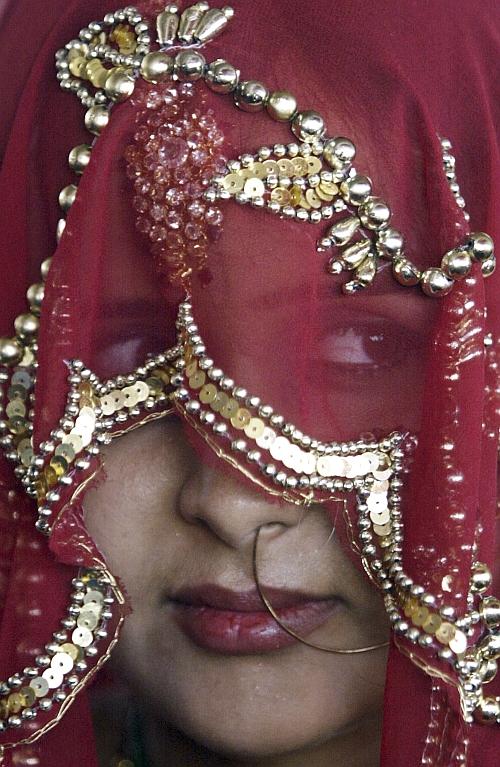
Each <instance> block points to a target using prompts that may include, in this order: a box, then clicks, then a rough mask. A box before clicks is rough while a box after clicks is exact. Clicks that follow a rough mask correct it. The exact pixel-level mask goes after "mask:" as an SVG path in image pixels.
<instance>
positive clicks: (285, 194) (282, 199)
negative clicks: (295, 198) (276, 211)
mask: <svg viewBox="0 0 500 767" xmlns="http://www.w3.org/2000/svg"><path fill="white" fill-rule="evenodd" d="M290 199H291V198H290V192H289V191H288V189H284V188H283V187H282V186H278V187H276V189H273V191H272V192H271V200H274V202H279V204H280V205H288V204H289V202H290Z"/></svg>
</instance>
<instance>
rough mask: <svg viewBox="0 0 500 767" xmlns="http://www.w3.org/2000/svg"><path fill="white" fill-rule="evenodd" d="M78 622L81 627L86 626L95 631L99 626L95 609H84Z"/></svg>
mask: <svg viewBox="0 0 500 767" xmlns="http://www.w3.org/2000/svg"><path fill="white" fill-rule="evenodd" d="M76 623H77V626H80V628H85V629H89V631H93V630H94V629H95V628H96V627H97V624H98V623H99V619H98V617H97V615H96V614H95V612H94V611H93V610H83V609H82V611H81V612H80V615H79V616H78V619H77V621H76Z"/></svg>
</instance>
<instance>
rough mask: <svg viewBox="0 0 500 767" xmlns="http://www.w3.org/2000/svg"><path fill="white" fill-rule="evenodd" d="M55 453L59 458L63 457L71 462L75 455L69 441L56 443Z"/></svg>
mask: <svg viewBox="0 0 500 767" xmlns="http://www.w3.org/2000/svg"><path fill="white" fill-rule="evenodd" d="M55 455H56V456H61V458H64V460H65V461H67V462H68V463H73V461H74V460H75V457H76V452H75V450H74V449H73V446H72V445H70V444H69V443H66V444H63V445H58V446H57V447H56V449H55Z"/></svg>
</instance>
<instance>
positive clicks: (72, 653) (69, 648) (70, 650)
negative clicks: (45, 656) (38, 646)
mask: <svg viewBox="0 0 500 767" xmlns="http://www.w3.org/2000/svg"><path fill="white" fill-rule="evenodd" d="M61 652H64V653H66V655H69V657H70V658H72V659H73V661H74V662H75V663H76V662H77V661H79V660H81V659H82V658H83V650H82V648H81V647H77V646H76V644H73V643H72V642H66V643H65V644H63V645H61Z"/></svg>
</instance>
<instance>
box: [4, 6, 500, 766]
mask: <svg viewBox="0 0 500 767" xmlns="http://www.w3.org/2000/svg"><path fill="white" fill-rule="evenodd" d="M231 16H232V11H231V9H229V8H224V9H222V10H219V9H209V7H208V4H207V3H204V2H200V3H197V4H196V5H194V6H191V7H189V8H187V9H186V10H185V11H184V12H183V13H182V14H180V13H179V12H178V10H177V7H176V6H168V7H167V8H166V9H165V10H164V11H162V12H161V13H160V14H159V16H158V18H157V19H156V29H155V31H153V27H152V26H150V25H149V24H148V23H147V21H146V20H145V18H144V17H143V16H142V15H141V14H140V13H138V11H137V10H136V9H135V8H133V7H127V8H124V9H123V10H119V11H115V12H114V13H111V14H108V15H107V16H106V17H105V19H104V20H103V21H102V22H92V23H91V24H89V26H88V27H86V28H85V29H83V30H81V32H80V34H79V38H78V39H76V40H74V41H72V42H70V43H68V45H67V46H65V48H64V49H62V50H61V51H59V52H58V53H57V57H56V59H57V69H58V79H59V81H60V83H61V87H63V88H64V89H65V90H68V91H72V92H74V93H76V95H77V96H78V98H79V99H80V100H81V101H82V103H83V104H84V106H85V107H86V109H87V112H86V115H85V125H86V127H87V129H88V130H89V132H90V133H91V134H92V135H93V136H94V141H95V140H97V137H98V136H99V135H100V133H101V132H102V131H104V130H107V129H108V127H107V126H108V123H109V119H110V109H111V107H112V105H113V104H115V103H119V102H121V101H124V100H126V99H128V98H129V97H130V96H131V94H132V93H133V91H134V89H135V84H136V81H137V79H138V78H139V77H142V78H143V79H144V80H146V81H147V82H151V83H158V82H165V81H167V80H170V79H171V80H172V81H173V82H175V81H178V80H180V81H185V82H186V81H187V82H189V81H195V80H199V79H203V80H205V82H206V84H207V85H208V87H209V88H211V89H212V90H213V91H215V92H217V93H232V94H233V97H234V101H235V104H236V105H237V106H238V107H239V108H241V109H244V110H246V111H249V112H254V111H258V110H261V109H264V108H265V109H267V111H268V113H269V115H270V116H271V117H272V118H273V119H275V120H279V121H288V122H290V124H291V129H292V131H293V133H294V135H295V137H296V139H297V141H294V142H292V143H291V144H289V145H287V146H283V145H274V146H273V147H262V148H261V149H259V150H258V152H257V153H256V154H255V155H242V156H241V157H240V158H239V159H238V160H234V161H230V162H229V163H228V164H227V167H226V168H225V171H224V172H222V173H220V174H218V175H217V176H216V177H214V178H213V180H212V183H211V185H210V188H209V189H208V190H207V192H206V197H207V201H209V202H210V201H212V202H213V201H215V200H217V199H220V200H232V199H234V200H235V201H236V202H238V203H241V204H250V205H254V206H255V207H257V208H267V209H268V210H269V211H270V212H274V213H276V214H278V215H282V216H284V217H287V218H290V219H293V220H295V221H297V222H299V223H300V222H302V221H304V222H306V221H307V222H309V223H313V224H314V223H318V224H319V223H321V222H322V221H326V220H329V219H331V220H332V223H331V225H330V228H329V230H328V232H327V236H326V238H325V237H323V238H322V241H321V248H322V249H325V250H329V249H331V248H336V249H337V250H338V254H337V255H335V256H334V259H333V262H331V263H330V267H329V268H330V270H331V271H333V272H336V271H337V269H346V270H348V271H353V272H354V279H353V280H351V282H350V283H347V285H346V286H345V288H344V289H345V290H346V292H348V293H349V292H355V291H356V290H358V289H361V288H364V287H366V286H367V285H369V284H370V283H371V282H372V281H373V279H374V278H375V276H376V274H377V268H378V261H379V259H380V258H386V259H388V260H390V261H392V265H393V271H394V274H395V276H396V278H397V279H398V281H399V282H401V284H404V285H411V284H419V285H420V286H421V288H422V290H423V291H424V293H426V294H427V295H430V296H435V295H443V294H445V293H446V292H448V291H449V290H450V289H451V287H452V286H453V283H454V281H455V280H458V279H461V278H462V277H464V276H466V274H468V273H469V271H470V269H471V266H472V262H474V261H477V262H479V263H480V264H481V269H482V271H483V274H485V276H488V274H490V273H491V272H492V271H493V269H494V265H495V262H494V254H493V244H492V242H491V239H490V238H489V237H488V235H486V234H483V233H476V234H471V235H469V237H468V238H467V240H466V241H464V242H463V243H461V244H459V245H458V246H457V248H455V249H454V250H452V251H450V252H449V253H447V254H445V255H444V256H443V259H442V263H441V266H440V267H438V268H436V269H431V270H426V271H424V272H422V273H421V272H419V270H418V269H417V268H416V267H415V266H414V265H413V264H411V263H410V262H409V261H408V260H407V258H406V256H405V255H404V241H403V238H402V236H401V235H400V234H399V233H398V232H397V231H396V230H395V229H393V228H392V227H391V226H390V216H391V213H390V209H389V207H388V206H387V205H386V203H385V202H384V201H383V200H381V199H380V198H378V197H376V196H374V195H373V194H372V184H371V181H370V179H369V178H367V177H366V176H364V175H362V174H361V173H359V172H358V171H356V170H355V168H354V167H353V161H354V157H355V148H354V145H353V144H352V142H351V141H349V140H348V139H345V138H341V137H336V138H335V137H334V138H331V137H328V136H327V135H326V128H325V124H324V120H323V118H322V117H321V116H320V115H319V114H317V113H316V112H313V111H299V110H298V109H297V104H296V101H295V99H294V97H293V96H292V95H291V94H290V93H288V92H284V91H278V92H274V93H270V92H269V91H268V90H267V88H265V86H264V85H262V84H261V83H258V82H256V81H251V80H247V81H241V80H240V77H239V72H238V71H237V70H236V69H235V68H234V67H233V66H232V65H230V64H228V63H227V62H225V61H223V60H221V59H217V60H216V61H214V62H212V63H211V64H207V63H206V60H205V58H204V56H203V55H202V53H201V52H200V51H199V47H200V46H201V45H202V44H204V43H205V42H206V41H208V40H210V39H211V38H213V37H214V36H216V35H218V34H219V33H220V32H221V31H222V30H223V29H224V28H225V27H226V25H227V23H228V21H229V20H230V18H231ZM154 36H156V38H157V40H158V48H157V49H155V50H152V44H151V41H152V38H153V37H154ZM183 46H184V47H183ZM187 46H190V47H187ZM171 54H172V55H171ZM441 146H442V150H443V165H444V169H445V172H446V175H447V178H448V179H449V181H450V182H451V192H452V193H453V194H454V195H455V197H456V202H457V204H458V206H459V207H460V208H463V199H462V197H461V195H460V193H459V189H458V186H457V185H456V179H455V176H454V162H453V158H452V156H451V154H450V149H451V145H450V144H449V142H447V141H446V140H442V141H441ZM91 153H92V145H91V144H84V145H79V146H78V147H75V148H74V149H73V150H72V151H71V153H70V156H69V163H70V167H71V168H72V169H73V170H74V172H75V173H76V174H77V175H78V176H79V175H81V174H82V173H84V172H85V169H86V167H87V166H88V164H89V161H90V158H91ZM76 195H77V185H76V184H72V185H70V186H68V187H66V188H65V189H64V190H62V192H61V195H60V200H59V201H60V206H61V208H62V210H63V212H66V211H68V210H69V209H70V208H71V206H72V204H73V202H74V200H75V198H76ZM346 211H347V212H348V214H349V215H347V216H343V217H342V218H341V219H338V220H337V219H336V218H335V216H336V214H338V213H345V212H346ZM64 228H65V220H64V219H61V221H60V222H59V225H58V229H57V236H58V239H60V238H61V237H62V236H64ZM336 264H339V266H338V267H337V266H336ZM49 268H50V260H47V261H46V262H44V264H43V265H42V275H41V281H40V282H39V283H37V284H35V285H33V286H31V287H30V288H29V290H28V293H27V298H28V303H29V312H28V313H26V314H23V315H20V317H18V318H17V320H16V322H15V331H16V335H15V337H14V338H12V339H2V340H0V387H1V393H2V395H3V399H2V408H3V411H4V412H3V413H2V420H1V421H0V443H1V446H2V448H3V449H4V451H5V453H6V456H7V458H8V459H9V460H11V461H12V462H13V463H14V464H15V473H16V476H17V477H18V478H19V480H20V482H21V483H22V485H23V486H24V488H25V490H26V492H27V494H28V495H29V496H30V497H31V498H33V499H34V500H35V502H36V505H37V508H38V520H37V522H36V527H37V529H38V530H39V531H40V533H42V534H44V535H47V536H50V535H51V534H52V532H53V529H54V527H55V523H56V521H57V516H58V513H59V512H61V510H62V509H63V507H64V506H65V505H67V504H68V503H71V499H72V498H73V496H74V495H75V494H76V493H78V492H79V490H80V489H81V488H82V487H83V486H84V485H85V483H86V482H88V481H89V479H90V478H91V477H92V476H93V475H92V472H93V471H94V470H95V468H96V466H97V465H98V464H97V456H98V454H99V452H100V448H101V446H102V445H104V444H107V443H108V442H109V441H110V440H111V439H113V438H117V437H119V436H120V435H121V434H123V433H125V432H126V431H127V430H129V429H131V428H135V426H138V425H140V424H143V423H146V422H147V421H149V420H151V419H154V418H159V417H162V416H163V415H165V413H166V412H171V410H172V409H173V408H175V409H176V410H177V411H178V412H179V413H180V414H181V415H182V416H183V418H185V420H186V421H188V422H189V423H190V424H192V426H193V428H195V429H196V430H197V431H198V432H199V433H200V434H201V436H202V437H203V439H205V441H206V442H207V444H209V445H210V447H211V448H212V449H213V450H214V451H215V452H216V453H217V455H219V456H220V457H221V458H222V459H223V460H225V461H227V462H228V463H230V464H231V465H232V466H233V467H235V468H236V469H237V470H239V471H241V472H242V473H243V474H245V475H246V476H247V477H249V478H250V479H251V480H252V481H254V482H256V483H257V484H258V485H260V486H262V487H264V488H265V489H266V490H267V491H268V492H270V493H274V494H278V495H280V496H282V497H283V498H285V499H286V500H288V501H289V502H291V503H296V504H302V505H304V506H305V507H307V506H309V505H310V504H311V503H313V502H315V503H327V502H329V501H331V500H332V499H333V498H338V494H339V493H342V492H343V493H351V494H353V495H354V496H355V501H356V527H357V529H356V530H353V541H354V543H355V545H356V547H357V548H358V550H359V552H360V554H361V558H362V561H363V564H364V567H365V570H366V572H367V574H368V575H369V576H370V578H371V579H372V580H373V582H374V583H375V584H376V585H377V586H378V587H379V588H380V589H381V591H382V593H383V595H384V602H385V607H386V610H387V613H388V616H389V620H390V622H391V625H392V628H393V631H394V634H395V637H396V641H397V643H398V644H399V645H400V646H401V647H402V649H403V651H404V652H406V653H407V654H408V655H410V657H411V658H412V659H413V660H414V662H415V663H417V664H418V665H420V667H422V668H425V669H427V670H428V671H429V673H431V674H436V675H438V676H440V677H441V678H444V679H446V680H447V681H449V682H450V683H451V684H453V685H455V686H456V687H457V688H458V690H459V693H460V696H461V701H462V709H463V714H464V717H465V720H466V721H467V722H472V721H478V722H481V723H485V724H494V723H500V701H499V700H498V699H497V698H494V697H492V696H490V697H488V696H487V695H486V694H485V693H484V686H485V685H486V684H487V683H488V682H489V681H490V680H491V679H492V678H493V677H494V675H495V673H496V670H497V660H498V658H500V634H499V631H500V603H499V601H498V600H497V599H496V598H495V597H493V596H492V595H490V594H488V593H487V592H488V591H489V589H490V587H491V575H490V573H489V571H488V568H487V567H486V566H485V565H483V564H481V563H477V562H476V563H475V564H474V567H473V569H472V574H471V581H470V591H469V599H468V602H467V607H466V609H465V611H464V612H463V614H461V615H457V614H456V611H455V610H454V609H453V608H452V607H450V606H449V605H447V604H445V603H444V602H443V601H442V598H441V597H437V596H435V595H433V594H431V593H429V592H428V591H426V590H425V588H424V587H423V586H422V585H421V584H419V583H415V582H414V581H413V580H412V579H411V578H410V577H409V576H408V575H407V573H406V572H405V570H404V566H403V540H404V524H403V516H402V508H401V505H402V498H401V487H402V483H403V482H402V476H403V474H404V472H405V471H406V470H407V467H406V465H405V447H406V444H407V441H408V435H403V434H399V433H395V434H392V435H389V436H387V437H385V438H383V439H381V440H376V439H373V440H363V439H360V440H357V441H351V442H343V443H340V442H334V441H332V442H321V441H319V440H317V439H315V438H314V437H312V436H308V435H306V434H304V433H303V432H302V431H301V430H299V429H298V428H297V427H296V426H295V425H294V424H292V423H290V422H289V421H287V420H286V419H285V418H284V417H283V416H282V415H280V414H279V413H277V412H275V411H274V409H273V408H272V407H271V406H269V405H266V404H263V403H262V402H261V400H260V398H259V396H258V395H257V394H252V393H250V392H248V391H247V390H246V389H244V388H243V387H241V386H239V385H237V384H235V382H234V381H232V380H231V379H230V378H229V377H228V376H226V375H225V374H224V372H223V371H222V370H221V369H220V368H217V366H216V365H215V363H214V361H213V360H212V359H210V357H209V356H208V353H207V349H206V346H205V343H204V341H203V338H202V336H201V334H200V331H199V329H198V327H197V326H196V324H195V321H194V317H193V312H192V306H191V303H190V299H189V297H188V299H187V300H185V301H183V302H182V303H181V304H180V306H179V313H178V319H177V333H178V337H177V343H176V345H175V346H174V347H173V348H172V349H170V350H168V351H167V352H166V353H164V354H162V355H158V356H157V357H154V358H148V359H147V360H146V362H145V363H144V365H143V366H141V367H139V368H137V369H136V370H135V371H132V372H131V373H130V374H128V375H122V376H118V377H116V378H115V379H113V380H109V381H101V380H100V379H99V378H98V376H96V375H95V374H94V373H93V372H92V371H91V370H89V369H88V368H86V367H85V365H84V364H83V362H81V361H78V360H74V361H72V362H70V363H69V368H70V370H69V378H68V389H69V391H68V398H67V404H66V409H65V412H64V414H63V416H62V418H61V420H60V422H59V424H57V426H56V428H55V429H54V430H53V431H52V433H51V435H50V438H49V439H48V440H47V441H46V442H45V443H42V444H40V445H36V444H35V443H34V440H33V422H32V417H33V408H34V406H35V401H34V396H33V392H34V385H35V381H36V372H37V334H38V326H39V315H40V308H41V305H42V301H43V297H44V282H45V279H46V277H47V274H48V271H49ZM80 576H81V577H78V578H76V579H75V580H74V581H73V583H72V588H73V591H72V594H71V600H70V604H69V607H68V614H67V615H66V616H65V617H64V618H63V620H62V622H61V628H60V630H58V631H55V632H54V634H53V637H52V640H51V641H50V642H49V643H48V644H47V645H46V647H45V651H46V652H45V653H44V654H42V655H39V656H36V657H34V665H33V666H32V667H26V668H25V669H24V670H23V671H22V672H18V673H14V674H13V675H12V676H11V677H9V679H7V680H6V681H5V682H1V683H0V734H1V733H5V737H6V738H7V740H6V741H5V742H4V741H3V740H2V743H3V746H1V747H0V761H1V756H2V753H3V751H2V749H3V750H6V749H9V748H13V747H14V746H15V745H16V744H17V743H18V742H20V741H22V742H32V741H34V740H36V739H37V738H38V737H40V736H41V735H42V734H43V732H44V731H45V730H46V729H49V728H50V727H51V726H53V724H54V723H55V722H56V721H58V720H59V719H60V718H61V716H62V713H63V712H64V710H66V709H67V708H68V704H69V702H70V701H71V700H72V699H73V698H74V696H75V695H76V694H77V692H78V691H79V690H80V689H81V688H82V687H83V686H84V684H85V682H86V681H87V680H89V679H90V678H91V677H92V675H93V673H95V671H96V670H97V669H98V668H99V666H100V665H101V664H102V662H103V661H104V660H105V659H106V658H107V657H108V655H109V652H110V650H111V649H112V647H113V645H114V642H115V639H116V632H117V631H118V629H119V627H120V625H121V622H122V620H123V618H122V617H120V611H119V609H118V607H117V604H116V603H117V602H120V601H123V597H122V595H121V593H120V590H119V589H118V587H117V585H116V583H115V582H114V581H113V579H112V576H111V575H110V574H109V573H108V571H107V570H106V568H105V567H104V566H103V565H99V563H97V562H96V563H95V567H93V568H87V569H84V570H82V571H81V572H80ZM33 720H36V722H37V723H39V728H38V729H37V727H36V724H34V723H33ZM28 722H29V723H30V730H29V731H30V733H31V735H29V737H28V738H27V736H26V731H25V725H26V724H27V723H28ZM16 735H17V737H16ZM26 738H27V740H26Z"/></svg>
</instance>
